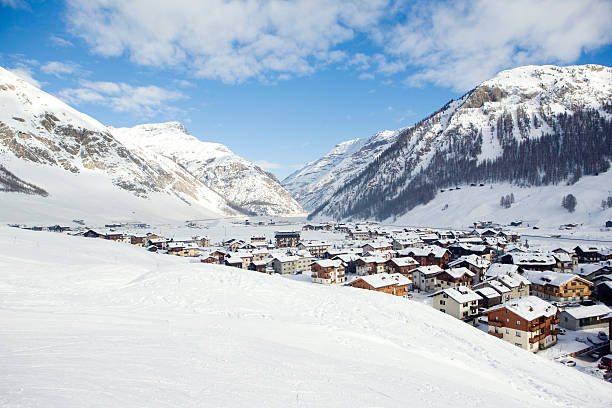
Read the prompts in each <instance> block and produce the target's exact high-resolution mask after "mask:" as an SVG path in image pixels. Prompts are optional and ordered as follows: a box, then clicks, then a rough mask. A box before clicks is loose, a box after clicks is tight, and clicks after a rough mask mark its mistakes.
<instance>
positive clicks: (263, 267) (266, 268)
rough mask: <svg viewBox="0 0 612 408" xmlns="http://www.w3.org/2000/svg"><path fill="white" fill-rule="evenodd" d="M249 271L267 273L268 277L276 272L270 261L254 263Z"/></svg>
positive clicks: (250, 265) (264, 260)
mask: <svg viewBox="0 0 612 408" xmlns="http://www.w3.org/2000/svg"><path fill="white" fill-rule="evenodd" d="M248 269H249V270H251V271H257V272H262V273H267V274H268V275H271V274H273V273H274V272H275V270H274V267H273V266H272V265H271V262H270V260H268V259H262V260H259V261H253V262H251V263H250V264H249V267H248Z"/></svg>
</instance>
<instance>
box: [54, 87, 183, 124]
mask: <svg viewBox="0 0 612 408" xmlns="http://www.w3.org/2000/svg"><path fill="white" fill-rule="evenodd" d="M79 85H80V87H79V88H69V89H63V90H61V91H60V92H59V96H60V98H62V99H64V100H65V101H67V102H69V103H75V104H77V103H94V104H98V105H104V106H108V107H110V108H111V109H112V110H114V111H116V112H129V113H133V114H137V115H140V116H152V115H154V114H156V113H159V112H167V111H173V110H176V109H174V108H172V107H170V106H168V105H167V102H172V101H176V100H178V99H182V98H185V95H183V94H182V93H181V92H178V91H174V90H168V89H164V88H160V87H158V86H153V85H149V86H132V85H129V84H126V83H123V82H103V81H86V80H81V81H80V82H79Z"/></svg>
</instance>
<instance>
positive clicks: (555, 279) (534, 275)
mask: <svg viewBox="0 0 612 408" xmlns="http://www.w3.org/2000/svg"><path fill="white" fill-rule="evenodd" d="M525 277H527V279H529V281H531V283H535V284H537V285H551V286H561V285H565V284H566V283H568V282H571V281H572V280H573V279H581V280H585V279H584V278H581V277H579V276H578V275H574V274H573V273H559V272H549V271H545V272H539V271H525Z"/></svg>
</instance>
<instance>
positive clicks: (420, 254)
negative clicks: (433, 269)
mask: <svg viewBox="0 0 612 408" xmlns="http://www.w3.org/2000/svg"><path fill="white" fill-rule="evenodd" d="M397 253H398V256H400V257H403V256H409V257H412V258H414V260H415V261H417V262H418V263H419V265H421V266H430V265H437V266H439V267H440V268H446V266H447V265H448V262H449V261H450V252H449V251H448V249H446V248H441V247H439V246H436V245H428V246H424V247H422V248H416V247H408V248H404V249H402V250H400V251H398V252H397Z"/></svg>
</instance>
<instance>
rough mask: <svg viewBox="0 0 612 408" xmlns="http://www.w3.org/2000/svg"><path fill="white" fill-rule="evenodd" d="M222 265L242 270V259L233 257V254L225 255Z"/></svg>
mask: <svg viewBox="0 0 612 408" xmlns="http://www.w3.org/2000/svg"><path fill="white" fill-rule="evenodd" d="M223 263H224V264H225V265H227V266H233V267H234V268H242V266H243V260H242V258H240V257H238V256H235V255H234V254H233V253H229V254H227V256H226V257H225V258H224V259H223Z"/></svg>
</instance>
